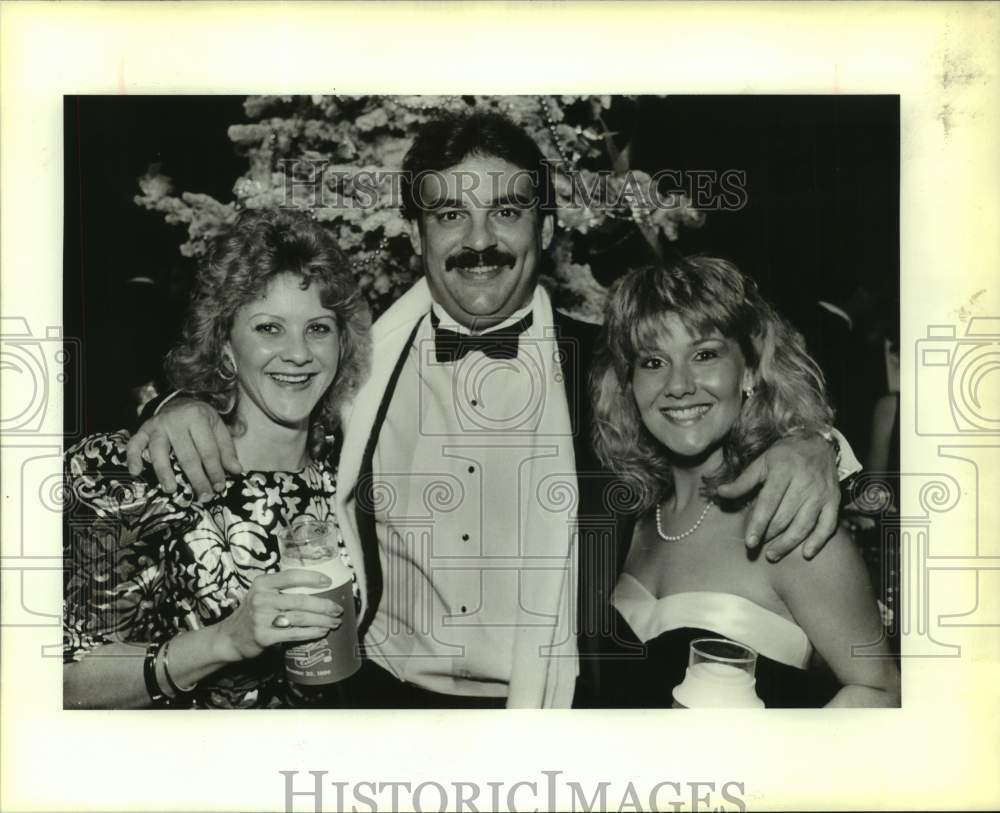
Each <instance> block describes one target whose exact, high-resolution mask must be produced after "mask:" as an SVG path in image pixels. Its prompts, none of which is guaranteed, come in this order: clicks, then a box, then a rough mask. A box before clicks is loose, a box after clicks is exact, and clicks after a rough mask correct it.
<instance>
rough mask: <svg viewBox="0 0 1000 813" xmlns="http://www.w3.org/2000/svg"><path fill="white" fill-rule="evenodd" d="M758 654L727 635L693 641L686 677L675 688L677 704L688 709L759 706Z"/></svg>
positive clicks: (760, 703) (760, 705)
mask: <svg viewBox="0 0 1000 813" xmlns="http://www.w3.org/2000/svg"><path fill="white" fill-rule="evenodd" d="M756 671H757V653H756V652H755V651H754V650H753V649H751V648H750V647H748V646H745V645H743V644H741V643H738V642H737V641H730V640H729V639H727V638H697V639H695V640H694V641H692V642H691V646H690V655H689V657H688V667H687V671H686V672H685V674H684V680H683V681H682V682H681V683H680V684H679V685H678V686H676V687H674V692H673V695H674V707H675V708H687V709H708V708H719V709H727V708H728V709H737V708H744V709H759V708H763V707H764V702H763V701H762V700H761V699H760V698H759V697H758V696H757V692H756V690H755V686H756V684H757V678H756V677H755V675H756Z"/></svg>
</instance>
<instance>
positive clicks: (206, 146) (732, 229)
mask: <svg viewBox="0 0 1000 813" xmlns="http://www.w3.org/2000/svg"><path fill="white" fill-rule="evenodd" d="M242 103H243V97H227V96H212V97H206V96H158V97H132V96H116V97H101V96H82V97H67V98H66V99H65V103H64V115H65V136H66V137H65V236H64V274H65V279H64V293H65V296H64V303H65V304H64V324H65V330H66V334H67V335H68V336H71V337H79V338H81V339H82V340H83V348H84V355H83V359H82V365H81V370H82V377H83V380H82V382H81V386H80V387H79V388H77V387H73V386H68V387H67V388H66V392H67V395H68V397H69V394H71V393H76V392H79V393H80V396H79V397H80V398H81V403H79V404H73V403H69V402H67V404H66V409H67V410H70V409H72V410H81V411H82V412H81V416H82V422H81V426H82V428H83V432H84V433H85V434H89V433H91V432H95V431H106V430H111V429H116V428H120V427H128V428H132V427H133V426H134V425H135V423H136V417H135V409H134V399H133V396H132V395H131V392H130V391H131V389H132V388H133V387H136V386H138V385H139V384H141V383H143V382H144V381H146V380H148V379H149V378H151V377H153V376H156V375H158V374H159V369H160V362H161V359H162V357H163V354H164V353H165V352H166V350H167V349H169V347H170V346H171V344H172V342H173V339H174V336H175V335H176V330H177V327H178V321H179V313H180V311H181V309H182V308H183V307H184V301H185V297H186V290H187V282H188V280H189V279H190V275H191V273H192V270H193V269H192V264H191V261H190V260H187V259H186V258H183V257H182V256H181V255H180V252H179V250H178V246H179V245H180V243H181V242H183V240H184V239H185V233H184V227H183V226H180V225H168V224H166V223H165V222H164V219H163V216H162V215H160V214H158V213H154V212H148V211H145V210H143V209H141V208H139V207H138V206H137V205H136V204H135V203H134V202H133V197H134V195H136V194H137V193H138V191H139V187H138V183H137V179H138V178H139V177H140V176H142V175H143V174H144V173H145V172H146V171H147V169H148V168H149V166H150V165H151V164H155V163H159V164H160V165H161V169H162V171H163V172H164V173H166V174H167V175H169V176H170V177H171V178H172V179H173V182H174V189H175V190H187V191H193V192H204V193H206V194H209V195H211V196H213V197H215V198H216V199H218V200H221V201H223V202H225V201H229V200H231V199H232V197H233V196H232V186H233V183H234V182H235V180H236V179H237V178H238V177H239V176H240V175H241V174H242V173H243V172H244V171H245V169H246V166H247V165H246V161H245V159H243V158H242V157H240V156H238V155H236V153H235V151H234V149H233V146H232V144H231V142H230V141H229V138H228V136H227V128H228V126H229V125H231V124H235V123H239V122H245V121H247V119H246V116H245V114H244V112H243V104H242ZM612 111H613V113H612V115H611V116H610V117H609V125H610V126H611V127H613V128H614V129H616V130H617V131H618V132H619V133H620V134H621V136H620V137H621V138H622V139H625V140H628V141H630V142H631V145H632V146H631V148H630V149H631V156H632V161H631V164H632V166H633V167H635V168H638V169H645V170H647V171H650V172H652V171H655V170H656V169H662V168H670V169H675V170H681V171H684V170H692V169H699V170H717V171H719V172H722V171H724V170H728V169H739V170H743V171H745V172H746V174H747V193H748V198H747V204H746V206H745V207H744V208H743V209H742V210H740V211H738V212H711V213H709V215H708V218H707V222H706V224H705V225H704V226H703V227H702V228H701V229H683V230H682V231H681V233H680V240H679V241H678V242H677V243H676V244H674V246H673V247H674V248H676V249H678V250H680V251H682V252H693V251H700V252H709V253H713V254H719V255H721V256H724V257H727V258H729V259H731V260H733V261H735V262H736V263H737V264H738V265H739V266H740V268H741V269H742V270H743V271H744V272H745V273H747V274H749V275H750V276H753V277H754V278H755V279H756V280H757V281H758V282H759V283H760V285H761V287H762V289H763V290H764V292H765V294H766V295H767V296H768V297H769V298H771V299H772V300H773V301H775V303H776V304H777V305H778V306H779V307H780V308H781V310H782V312H783V313H785V315H786V316H788V317H789V318H790V319H792V321H794V322H796V324H797V325H798V326H799V328H800V329H802V330H803V331H804V332H805V333H806V335H807V338H808V339H809V341H810V345H811V346H813V347H814V350H815V351H816V352H817V353H818V354H819V355H820V357H821V358H824V359H825V360H824V365H826V366H827V367H828V370H827V372H828V375H831V374H832V375H833V377H834V378H835V377H836V375H837V373H836V371H833V370H831V369H829V367H830V366H831V365H837V364H838V363H841V362H843V365H844V369H843V370H841V374H843V373H844V372H845V371H848V372H853V371H854V370H856V371H857V375H856V376H855V378H856V379H857V380H859V381H860V380H861V379H862V378H864V379H865V380H866V381H867V382H868V383H866V384H865V385H864V387H865V388H866V389H872V390H873V391H877V390H878V389H879V387H880V386H882V387H884V381H882V382H880V381H879V380H878V379H879V376H880V370H879V365H880V363H881V360H880V358H878V357H876V355H875V349H876V347H877V344H876V342H877V340H878V339H879V338H880V336H881V335H882V334H892V332H893V331H894V330H898V328H894V324H895V323H897V322H898V295H899V202H898V201H899V102H898V97H895V96H671V97H667V98H653V97H642V98H639V99H638V100H635V101H627V102H626V101H622V102H621V103H619V102H618V101H616V103H615V105H614V106H613V107H612ZM612 265H613V264H612ZM622 265H624V263H622ZM136 277H147V278H148V279H149V280H151V282H150V283H144V282H138V283H137V282H128V281H129V280H131V279H134V278H136ZM859 284H863V286H864V288H865V291H866V294H867V296H866V306H865V308H863V309H862V310H861V311H860V312H859V318H858V320H857V321H856V329H855V336H854V337H853V339H854V341H852V343H851V344H850V345H848V344H847V343H845V342H843V341H841V340H840V339H836V340H833V341H831V340H829V339H828V340H827V342H826V346H822V345H821V344H814V343H815V342H817V339H816V337H815V336H814V335H810V334H815V333H816V330H817V328H818V325H819V323H820V320H819V315H818V312H817V309H816V305H815V301H816V300H817V299H820V298H824V299H827V300H830V301H835V302H843V301H845V300H846V299H847V297H848V296H849V295H850V294H851V293H852V292H855V291H856V289H857V287H858V285H859ZM819 341H820V342H821V341H822V340H821V339H820V340H819ZM831 358H832V359H833V361H830V359H831ZM71 383H72V382H71ZM832 384H833V381H831V385H832ZM859 386H860V385H859ZM840 398H841V400H843V395H841V396H840ZM859 400H860V399H859ZM865 400H867V396H866V398H865ZM861 426H862V423H858V424H857V427H861ZM849 428H850V430H851V431H850V432H849V433H848V436H849V437H851V438H852V441H853V440H854V436H855V434H860V433H861V432H862V431H863V429H859V428H856V427H854V426H853V425H852V426H851V427H849ZM74 439H75V438H67V441H68V442H72V441H73V440H74ZM857 439H858V441H859V442H858V444H857V445H858V447H859V449H860V448H861V447H863V438H861V437H858V438H857Z"/></svg>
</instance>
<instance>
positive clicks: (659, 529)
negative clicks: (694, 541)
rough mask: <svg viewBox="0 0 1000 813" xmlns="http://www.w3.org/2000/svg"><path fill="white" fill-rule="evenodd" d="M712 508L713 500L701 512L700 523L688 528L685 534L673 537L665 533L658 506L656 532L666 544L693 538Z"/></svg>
mask: <svg viewBox="0 0 1000 813" xmlns="http://www.w3.org/2000/svg"><path fill="white" fill-rule="evenodd" d="M711 507H712V502H711V500H710V501H709V502H707V503H705V509H704V510H703V511H702V512H701V516H700V517H698V521H697V522H695V524H694V525H692V526H691V527H690V528H688V529H687V530H686V531H685V532H684V533H682V534H677V536H671V535H670V534H665V533H663V523H662V522H661V521H660V506H656V532H657V533H658V534H659V535H660V539H662V540H663V541H664V542H678V541H679V540H681V539H684V538H685V537H688V536H691V534H693V533H694V532H695V531H697V530H698V526H699V525H701V523H702V522H703V521H704V519H705V516H706V515H707V514H708V509H709V508H711Z"/></svg>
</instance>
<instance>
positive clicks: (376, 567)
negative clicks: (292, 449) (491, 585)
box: [353, 321, 420, 638]
mask: <svg viewBox="0 0 1000 813" xmlns="http://www.w3.org/2000/svg"><path fill="white" fill-rule="evenodd" d="M419 327H420V321H418V322H417V323H416V324H415V325H414V326H413V330H411V331H410V335H409V337H408V338H407V339H406V344H404V345H403V349H402V351H401V352H400V354H399V358H398V359H397V360H396V364H395V366H394V367H393V369H392V373H391V374H390V376H389V382H388V384H387V385H386V388H385V392H384V394H383V395H382V402H381V403H380V404H379V408H378V411H377V412H376V413H375V421H374V423H373V424H372V428H371V432H370V433H369V435H368V442H367V443H366V444H365V451H364V455H363V456H362V458H361V468H360V470H359V472H358V481H357V484H356V485H355V487H354V492H355V493H354V495H353V500H354V512H355V519H356V521H357V527H358V536H359V538H360V540H361V549H362V552H363V557H364V564H365V573H366V574H367V592H368V602H367V605H366V608H365V614H364V617H363V618H362V619H361V621H360V623H359V624H358V635H359V636H360V637H362V638H364V635H365V632H366V631H367V629H368V625H369V624H371V621H372V618H373V617H374V616H375V610H376V609H377V608H378V603H379V601H380V600H381V598H382V586H383V582H382V565H381V562H380V560H379V554H378V532H377V530H376V527H375V511H374V507H375V494H374V477H373V474H372V461H373V460H374V458H375V449H376V448H378V439H379V435H380V434H381V433H382V425H383V424H384V423H385V417H386V415H387V414H388V412H389V406H390V404H391V403H392V397H393V395H394V393H395V392H396V384H397V383H398V382H399V376H400V373H402V371H403V366H404V365H405V364H406V358H407V356H408V355H409V354H410V348H411V347H412V346H413V340H414V338H415V337H416V335H417V330H418V329H419Z"/></svg>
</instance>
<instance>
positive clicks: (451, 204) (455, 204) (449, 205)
mask: <svg viewBox="0 0 1000 813" xmlns="http://www.w3.org/2000/svg"><path fill="white" fill-rule="evenodd" d="M429 208H431V209H464V208H465V202H464V201H462V200H459V199H458V198H440V199H439V200H435V201H434V202H433V203H431V205H430V207H429Z"/></svg>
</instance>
